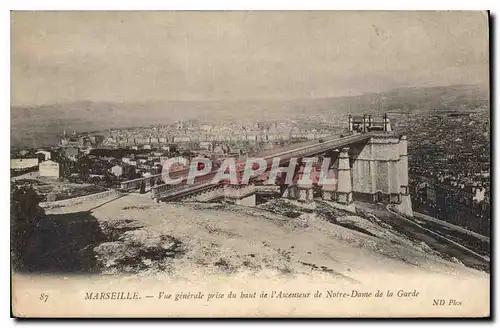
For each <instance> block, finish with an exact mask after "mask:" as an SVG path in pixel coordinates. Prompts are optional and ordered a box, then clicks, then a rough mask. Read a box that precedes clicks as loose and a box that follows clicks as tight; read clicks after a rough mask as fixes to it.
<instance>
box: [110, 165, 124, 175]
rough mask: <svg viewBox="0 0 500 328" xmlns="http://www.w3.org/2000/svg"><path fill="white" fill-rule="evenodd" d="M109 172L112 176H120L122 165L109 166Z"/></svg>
mask: <svg viewBox="0 0 500 328" xmlns="http://www.w3.org/2000/svg"><path fill="white" fill-rule="evenodd" d="M111 173H112V174H113V175H114V176H117V177H120V176H122V174H123V167H121V166H120V165H115V166H113V167H112V168H111Z"/></svg>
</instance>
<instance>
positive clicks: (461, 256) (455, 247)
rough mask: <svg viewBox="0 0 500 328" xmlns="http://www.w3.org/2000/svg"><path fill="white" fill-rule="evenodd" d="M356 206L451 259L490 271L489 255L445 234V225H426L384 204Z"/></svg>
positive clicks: (358, 204)
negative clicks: (393, 210)
mask: <svg viewBox="0 0 500 328" xmlns="http://www.w3.org/2000/svg"><path fill="white" fill-rule="evenodd" d="M356 207H359V208H361V209H362V210H363V211H365V212H368V213H372V214H373V215H375V216H376V217H377V218H379V219H380V220H382V221H384V222H385V223H387V224H389V225H391V226H392V227H393V228H394V229H396V230H397V231H399V232H400V233H403V234H405V235H406V236H408V237H409V238H411V239H413V240H417V241H423V242H424V243H426V244H427V245H429V246H430V247H432V248H433V249H435V250H437V251H439V252H440V253H442V254H443V255H444V256H445V257H447V258H448V259H450V260H452V259H453V258H456V259H458V260H459V261H460V262H462V263H463V264H464V265H466V266H468V267H472V268H475V269H478V270H482V271H486V272H490V263H489V257H487V256H484V255H482V254H479V253H478V252H477V251H475V250H471V249H470V248H468V247H467V243H466V242H463V241H462V240H459V238H450V236H446V235H443V231H444V230H445V229H446V228H445V227H443V226H439V225H437V224H433V225H427V226H425V227H424V226H422V225H420V224H418V223H416V222H414V221H412V220H409V219H406V218H404V217H403V216H401V215H399V214H397V213H391V212H389V211H388V210H387V208H386V205H384V204H369V203H362V202H356ZM447 232H448V234H449V233H450V231H449V230H448V231H447ZM471 238H473V237H472V236H468V240H469V241H470V239H471ZM453 239H455V240H453ZM457 240H459V242H457Z"/></svg>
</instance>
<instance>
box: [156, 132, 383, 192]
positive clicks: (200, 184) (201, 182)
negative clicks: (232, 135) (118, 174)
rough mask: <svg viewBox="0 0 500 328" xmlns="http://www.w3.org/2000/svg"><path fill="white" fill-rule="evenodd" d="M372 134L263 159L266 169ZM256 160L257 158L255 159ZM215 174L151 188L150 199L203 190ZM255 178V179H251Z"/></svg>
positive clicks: (291, 150)
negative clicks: (274, 159) (278, 159)
mask: <svg viewBox="0 0 500 328" xmlns="http://www.w3.org/2000/svg"><path fill="white" fill-rule="evenodd" d="M374 134H375V133H374V132H368V133H364V134H356V135H352V136H348V137H343V138H336V139H330V140H325V141H324V142H322V143H317V142H316V143H315V144H308V145H305V146H302V147H299V148H297V147H296V146H297V145H295V147H294V148H292V149H287V150H284V151H282V152H279V153H276V152H275V153H273V154H269V155H267V156H265V157H263V159H264V160H266V161H267V165H268V168H269V166H270V165H271V164H272V161H270V160H272V159H273V158H275V157H278V156H279V157H280V159H281V161H287V160H289V159H290V158H292V157H304V156H306V155H308V154H313V153H319V152H322V151H324V150H328V149H331V148H332V147H340V146H342V145H345V144H350V143H353V142H358V141H363V140H366V139H370V138H371V137H372V136H374ZM255 158H257V157H255ZM261 158H262V157H261ZM242 162H243V159H240V163H242ZM244 169H245V168H244V167H241V168H239V169H238V171H237V173H236V174H237V176H241V174H242V173H243V172H244ZM216 174H217V171H216V170H213V171H212V172H210V173H209V174H206V175H203V176H200V177H197V178H196V179H195V182H194V184H187V176H184V179H183V180H182V181H181V182H180V183H179V184H162V185H158V186H155V187H153V188H152V197H153V198H156V199H161V198H167V197H169V196H174V195H178V194H180V193H182V192H185V191H195V190H198V189H201V188H205V187H207V186H208V185H210V184H212V179H213V177H214V176H215V175H216ZM252 178H256V177H252Z"/></svg>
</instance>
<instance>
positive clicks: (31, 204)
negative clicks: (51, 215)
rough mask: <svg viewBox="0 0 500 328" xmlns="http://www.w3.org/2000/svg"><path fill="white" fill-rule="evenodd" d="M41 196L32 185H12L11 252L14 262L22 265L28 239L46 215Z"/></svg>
mask: <svg viewBox="0 0 500 328" xmlns="http://www.w3.org/2000/svg"><path fill="white" fill-rule="evenodd" d="M40 200H41V197H40V196H39V195H38V194H37V193H36V191H35V190H34V189H33V188H32V187H31V186H21V187H18V186H15V185H13V186H11V205H10V206H11V214H10V220H11V222H10V224H11V254H12V259H13V263H14V265H16V266H18V267H19V266H22V265H23V263H24V259H25V256H26V254H27V252H28V241H29V239H30V237H31V236H32V235H33V233H34V232H35V229H36V227H37V224H38V222H39V221H40V219H42V218H43V217H44V215H45V213H44V211H43V209H42V208H41V207H40V206H38V204H39V202H40Z"/></svg>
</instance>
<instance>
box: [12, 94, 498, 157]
mask: <svg viewBox="0 0 500 328" xmlns="http://www.w3.org/2000/svg"><path fill="white" fill-rule="evenodd" d="M488 92H489V91H488V90H487V88H482V87H479V86H475V85H453V86H442V87H429V88H417V87H408V88H399V89H396V90H392V91H389V92H384V93H370V94H363V95H360V96H349V97H338V98H322V99H299V100H286V101H285V100H246V101H207V102H204V101H165V102H144V103H126V104H120V103H106V102H90V101H82V102H73V103H66V104H53V105H45V106H38V107H12V108H11V143H12V146H23V147H39V146H43V145H48V144H52V143H54V142H56V141H57V139H58V135H59V134H60V133H62V131H63V130H64V129H66V130H68V131H69V132H71V131H72V130H76V131H77V132H84V131H96V130H102V129H108V128H123V127H132V126H144V125H151V124H160V123H163V124H168V123H172V122H175V121H176V120H179V119H193V118H198V119H210V120H214V121H217V120H228V119H250V118H254V119H255V118H260V119H280V118H283V117H298V116H304V115H314V114H329V113H339V112H343V113H347V112H350V113H368V112H372V113H376V112H386V111H389V110H394V109H400V110H401V111H403V112H414V111H429V110H442V109H456V110H467V109H474V108H476V107H478V106H481V105H488V103H489V93H488Z"/></svg>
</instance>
